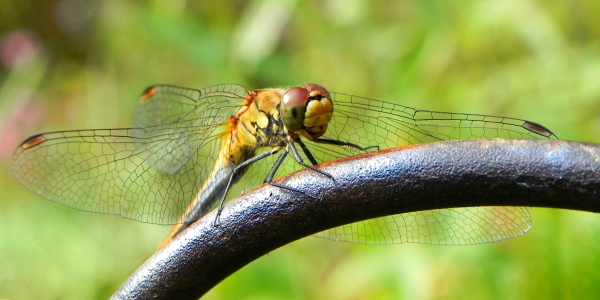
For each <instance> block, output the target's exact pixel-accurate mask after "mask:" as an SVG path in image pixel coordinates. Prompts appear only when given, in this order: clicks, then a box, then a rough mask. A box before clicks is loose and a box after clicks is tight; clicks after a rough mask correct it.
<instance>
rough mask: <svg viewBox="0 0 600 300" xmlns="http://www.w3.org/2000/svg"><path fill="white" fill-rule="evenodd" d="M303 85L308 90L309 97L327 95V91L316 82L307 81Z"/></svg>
mask: <svg viewBox="0 0 600 300" xmlns="http://www.w3.org/2000/svg"><path fill="white" fill-rule="evenodd" d="M304 87H305V88H306V89H307V90H308V92H309V94H310V97H311V98H317V97H319V96H321V97H326V98H328V97H329V92H328V91H327V89H325V88H324V87H322V86H320V85H318V84H314V83H309V84H307V85H305V86H304Z"/></svg>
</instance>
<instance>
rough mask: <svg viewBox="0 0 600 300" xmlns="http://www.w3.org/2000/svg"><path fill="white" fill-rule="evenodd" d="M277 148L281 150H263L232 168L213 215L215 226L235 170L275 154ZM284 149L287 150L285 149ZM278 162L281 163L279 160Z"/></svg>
mask: <svg viewBox="0 0 600 300" xmlns="http://www.w3.org/2000/svg"><path fill="white" fill-rule="evenodd" d="M279 150H281V147H276V148H273V149H271V150H270V151H267V152H263V153H261V154H259V155H257V156H255V157H252V158H250V159H248V160H246V161H244V162H242V163H241V164H239V165H238V166H236V167H235V168H234V169H233V172H231V176H230V177H229V181H228V182H227V186H226V187H225V193H223V196H222V197H221V204H219V210H218V211H217V216H216V217H215V223H214V225H215V226H216V225H217V223H218V222H219V217H220V216H221V212H222V211H223V205H224V204H225V198H226V197H227V192H228V191H229V188H230V187H231V182H232V180H233V178H235V174H236V173H237V172H239V171H240V170H242V169H244V168H245V167H247V166H249V165H251V164H253V163H255V162H257V161H259V160H261V159H263V158H265V157H268V156H271V155H274V154H276V153H277V152H279ZM285 151H286V152H287V150H285ZM278 161H279V159H278ZM279 164H281V162H280V163H279ZM269 174H270V173H269Z"/></svg>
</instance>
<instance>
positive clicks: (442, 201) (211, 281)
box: [112, 139, 600, 299]
mask: <svg viewBox="0 0 600 300" xmlns="http://www.w3.org/2000/svg"><path fill="white" fill-rule="evenodd" d="M318 167H319V168H321V169H322V170H323V171H325V172H327V173H329V174H331V175H332V176H333V178H335V182H334V181H333V180H331V179H329V178H327V177H326V176H322V175H320V174H318V173H316V172H314V171H311V170H302V171H300V172H296V173H293V174H290V175H288V176H286V177H283V178H281V179H279V180H277V181H276V182H277V183H278V184H281V185H285V186H289V187H291V188H293V189H296V190H303V191H306V192H305V194H299V193H294V192H290V191H288V190H284V189H280V188H277V187H273V186H270V185H263V186H261V187H259V188H257V189H254V190H252V191H250V192H248V193H246V194H244V195H242V196H240V197H238V198H236V199H234V200H232V201H231V202H229V203H227V204H226V207H225V209H224V210H223V212H222V214H221V216H220V221H219V223H218V225H216V226H215V225H214V224H213V223H214V222H213V220H214V218H215V215H214V211H213V212H212V213H211V214H208V215H207V216H205V217H204V218H202V219H201V220H199V221H197V222H196V223H195V224H193V225H192V226H191V227H190V228H189V229H188V230H186V231H184V232H183V233H182V234H181V235H180V236H179V237H177V238H176V239H175V240H174V241H173V242H171V243H170V244H169V245H167V247H165V248H164V249H162V250H161V251H159V252H157V253H156V254H154V255H153V256H152V257H151V258H149V259H148V261H146V263H144V265H142V266H141V267H140V268H139V269H138V270H137V271H136V272H135V273H134V274H133V275H132V276H131V277H130V278H129V279H128V280H127V282H125V283H124V284H123V286H122V287H121V288H120V289H119V290H118V291H117V292H116V293H115V294H114V295H113V298H112V299H150V298H152V299H198V298H199V297H200V296H201V295H203V294H204V293H206V292H207V291H209V290H210V289H211V288H212V287H213V286H215V285H216V284H218V283H219V282H220V281H221V280H223V279H225V278H226V277H227V276H229V275H230V274H232V273H233V272H235V271H236V270H238V269H240V268H242V267H243V266H244V265H246V264H248V263H250V262H252V261H253V260H255V259H257V258H258V257H260V256H262V255H264V254H266V253H268V252H270V251H272V250H274V249H276V248H278V247H281V246H283V245H285V244H287V243H290V242H292V241H294V240H297V239H300V238H302V237H305V236H308V235H310V234H314V233H317V232H320V231H322V230H325V229H327V228H332V227H336V226H340V225H343V224H347V223H352V222H355V221H359V220H363V219H369V218H374V217H379V216H384V215H390V214H398V213H405V212H412V211H419V210H430V209H439V208H451V207H467V206H488V205H498V206H537V207H551V208H563V209H573V210H582V211H590V212H600V145H596V144H585V143H576V142H565V141H546V140H500V139H496V140H471V141H454V142H442V143H432V144H421V145H416V146H411V147H403V148H397V149H391V150H385V151H379V152H374V153H370V154H365V155H360V156H355V157H351V158H347V159H344V160H339V161H334V162H329V163H326V164H322V165H319V166H318Z"/></svg>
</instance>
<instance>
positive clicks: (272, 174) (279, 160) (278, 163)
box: [265, 149, 316, 199]
mask: <svg viewBox="0 0 600 300" xmlns="http://www.w3.org/2000/svg"><path fill="white" fill-rule="evenodd" d="M288 153H289V151H288V150H287V149H285V150H283V152H282V153H281V155H279V157H278V158H277V161H276V162H275V164H274V165H273V167H272V168H271V171H269V174H268V175H267V178H266V179H265V183H267V184H270V185H272V186H274V187H278V188H280V189H284V190H288V191H290V192H295V193H299V194H303V195H307V196H309V197H311V198H315V197H313V196H311V195H308V194H306V193H305V192H304V191H302V190H299V189H295V188H292V187H289V186H285V185H281V184H278V183H274V182H273V177H275V173H276V172H277V170H278V169H279V167H280V166H281V164H282V163H283V160H284V159H285V157H286V156H287V155H288ZM315 199H316V198H315Z"/></svg>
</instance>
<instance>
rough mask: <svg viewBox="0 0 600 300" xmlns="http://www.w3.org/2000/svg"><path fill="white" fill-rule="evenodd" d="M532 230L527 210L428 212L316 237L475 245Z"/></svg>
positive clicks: (347, 227) (346, 227)
mask: <svg viewBox="0 0 600 300" xmlns="http://www.w3.org/2000/svg"><path fill="white" fill-rule="evenodd" d="M530 228H531V217H530V215H529V212H528V211H527V209H526V208H525V207H512V206H487V207H468V208H452V209H440V210H426V211H418V212H412V213H406V214H399V215H392V216H386V217H381V218H375V219H370V220H365V221H361V222H356V223H352V224H348V225H344V226H341V227H337V228H333V229H329V230H326V231H323V232H320V233H318V234H316V236H317V237H323V238H327V239H332V240H337V241H346V242H354V243H364V244H400V243H422V244H436V245H472V244H480V243H489V242H497V241H500V240H504V239H509V238H513V237H518V236H521V235H523V234H525V233H526V232H527V231H529V229H530Z"/></svg>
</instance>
